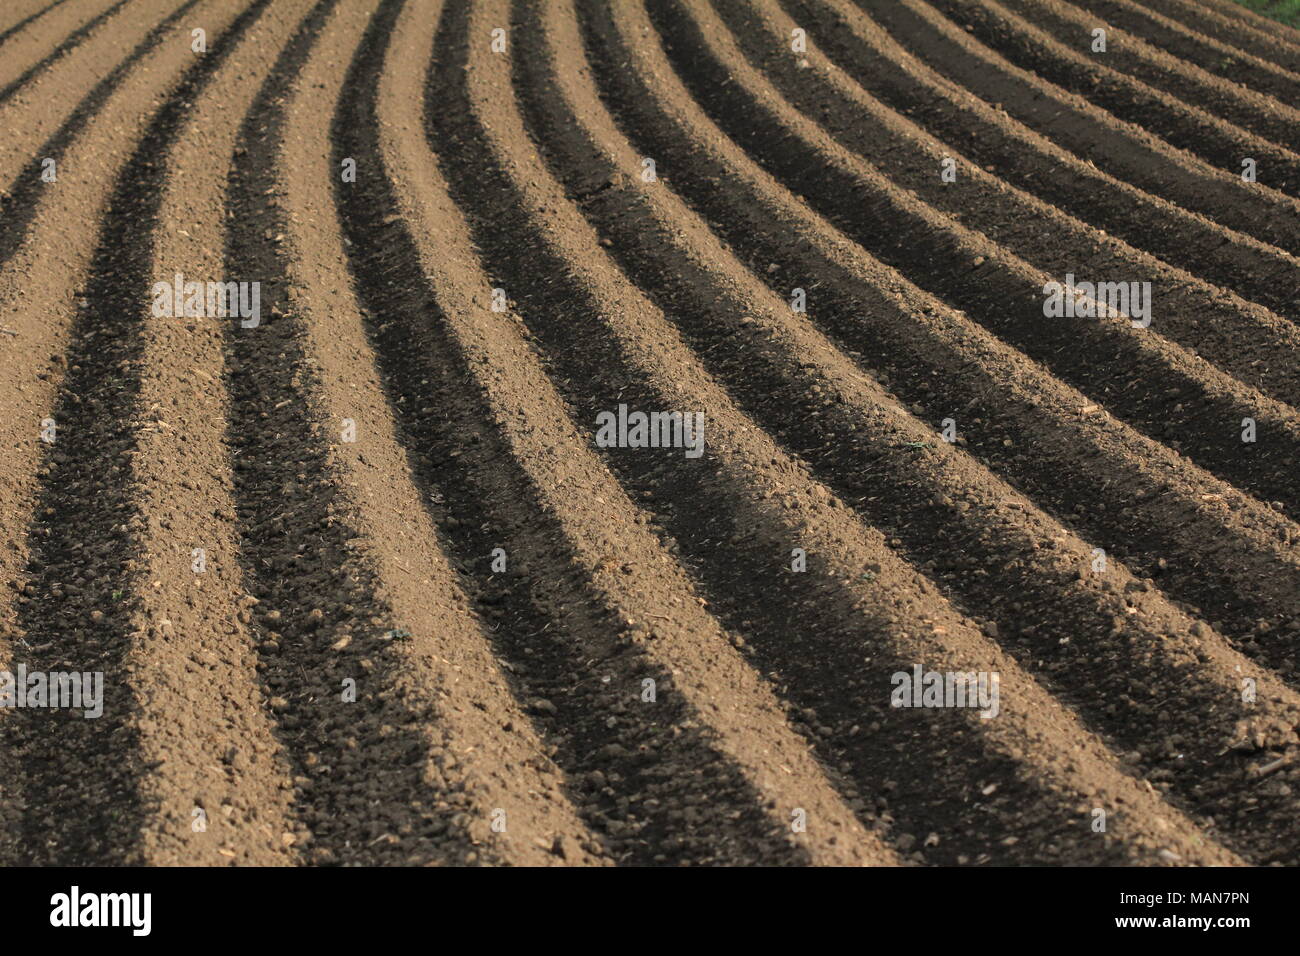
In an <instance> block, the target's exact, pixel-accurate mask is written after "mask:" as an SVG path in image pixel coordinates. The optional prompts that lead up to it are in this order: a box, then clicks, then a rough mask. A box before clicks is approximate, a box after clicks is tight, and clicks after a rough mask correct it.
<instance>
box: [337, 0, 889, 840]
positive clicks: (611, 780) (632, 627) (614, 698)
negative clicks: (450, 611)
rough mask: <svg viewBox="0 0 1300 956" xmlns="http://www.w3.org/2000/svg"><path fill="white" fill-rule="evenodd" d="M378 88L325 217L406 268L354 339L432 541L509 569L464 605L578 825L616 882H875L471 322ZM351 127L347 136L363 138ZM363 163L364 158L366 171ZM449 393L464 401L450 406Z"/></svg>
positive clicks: (412, 37)
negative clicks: (428, 509) (485, 636)
mask: <svg viewBox="0 0 1300 956" xmlns="http://www.w3.org/2000/svg"><path fill="white" fill-rule="evenodd" d="M439 6H441V5H440V4H429V3H423V2H422V3H419V4H416V5H414V7H413V9H412V10H410V11H409V16H408V18H407V19H408V21H411V22H412V23H418V24H428V26H427V27H426V26H421V27H420V28H419V29H416V28H414V26H412V25H411V24H410V23H408V26H407V28H406V29H405V30H400V29H399V35H400V36H402V37H403V40H402V48H401V49H398V48H394V50H393V51H392V52H391V54H390V56H391V57H392V58H395V59H396V60H397V62H412V61H415V62H418V59H417V58H416V57H415V56H414V54H413V53H412V51H413V50H416V51H420V53H421V55H423V56H424V57H425V58H426V59H427V58H428V57H429V55H430V54H431V52H432V44H428V45H424V44H425V43H426V39H427V37H426V34H428V36H431V35H432V24H434V23H435V22H436V21H437V19H438V17H437V12H438V11H437V7H439ZM384 76H385V77H392V79H391V80H388V81H387V83H386V84H385V87H384V89H383V91H382V94H381V96H382V100H381V106H380V116H381V123H380V126H379V129H378V131H377V132H376V134H375V138H377V139H380V140H381V141H382V147H383V158H382V165H383V167H384V168H385V169H386V170H387V171H388V174H389V176H390V177H391V179H392V191H391V194H388V195H380V196H374V195H366V194H362V195H359V196H357V197H356V198H355V199H353V200H351V201H349V200H347V199H345V208H346V209H347V210H348V212H349V216H348V222H349V225H350V226H351V227H353V229H352V230H350V232H351V235H352V238H353V244H352V248H354V249H364V248H371V247H373V245H374V244H373V243H372V242H365V240H364V237H365V236H366V235H373V234H379V233H382V232H383V227H382V223H383V221H384V220H385V219H390V218H391V216H390V213H391V212H398V211H400V213H401V218H402V219H403V220H404V222H405V225H404V226H402V227H401V229H402V232H401V234H400V236H399V237H398V238H395V239H389V240H388V244H392V243H397V245H398V248H399V249H404V250H406V251H405V252H404V254H402V255H401V256H400V257H399V256H392V255H389V256H387V257H383V258H376V259H372V258H371V257H366V258H365V259H363V261H362V262H361V264H360V268H358V269H357V270H356V272H357V274H358V275H359V276H367V275H368V276H385V277H388V281H387V282H384V283H380V282H375V281H371V282H367V281H366V280H365V279H364V278H363V279H362V280H361V286H362V291H363V294H365V296H366V297H367V299H368V301H367V305H368V306H369V310H368V312H369V314H370V315H372V316H384V317H385V320H384V322H383V323H380V324H378V325H377V327H376V328H375V329H374V337H375V340H376V342H377V343H378V345H379V347H380V349H381V355H382V356H383V357H384V358H385V366H386V370H387V374H388V377H389V380H390V383H391V384H390V393H395V395H394V402H393V404H394V407H395V408H397V409H398V410H399V414H401V415H402V418H403V425H404V427H405V429H406V431H407V433H408V435H409V436H410V437H409V439H408V442H407V444H408V446H411V447H418V448H421V449H424V450H425V453H424V455H422V456H420V459H427V460H425V461H420V460H418V459H417V470H419V471H421V473H422V474H423V475H424V477H425V479H426V482H427V484H428V485H429V486H431V487H436V488H437V489H438V497H439V498H440V499H441V500H442V503H443V504H444V506H445V508H446V517H445V518H444V519H443V520H442V521H441V522H440V523H441V525H442V528H443V530H444V533H445V534H446V536H447V538H448V539H449V540H450V542H451V543H452V545H453V547H455V548H456V549H457V553H458V554H459V556H460V558H461V560H462V562H463V563H464V564H466V565H467V566H473V565H477V566H478V567H479V568H482V566H483V565H484V564H485V562H486V560H487V559H488V556H489V554H490V552H491V550H492V548H493V547H494V546H498V547H502V548H503V549H504V550H505V552H506V554H507V555H508V560H509V562H510V565H509V570H508V573H506V574H498V575H492V577H491V582H492V584H493V585H495V586H494V587H489V588H485V594H484V596H483V599H484V600H487V599H491V600H492V601H493V608H495V609H496V610H497V612H498V613H497V614H496V615H495V616H496V617H498V618H499V619H501V621H502V626H501V627H500V629H499V630H496V631H494V642H495V644H496V646H497V648H498V653H500V654H502V656H504V657H505V659H506V660H507V662H508V663H509V666H510V668H511V671H512V673H514V675H515V679H516V682H517V684H518V685H519V687H520V691H521V692H522V694H524V695H526V696H531V697H533V698H534V699H535V698H537V697H542V698H543V699H545V700H547V701H549V702H550V703H551V704H552V705H553V706H554V710H555V714H554V718H553V719H552V720H548V721H547V726H548V730H549V731H550V733H551V735H552V739H553V740H555V742H556V747H557V754H556V759H557V761H559V762H560V763H561V765H562V766H564V767H565V769H566V770H567V771H568V772H569V774H570V777H571V779H574V780H578V781H582V783H583V789H584V790H585V791H586V793H587V795H586V796H585V797H584V798H583V800H582V803H583V805H584V806H583V811H584V815H586V816H587V817H588V818H590V819H592V820H593V822H594V824H595V825H597V826H599V827H600V829H601V830H602V832H603V837H604V840H605V841H606V843H608V844H609V845H610V846H611V848H612V849H613V851H614V853H615V855H616V856H617V858H619V859H620V860H624V861H627V862H634V863H637V862H639V863H651V862H654V863H670V862H671V863H704V862H709V863H726V862H732V863H734V862H744V861H748V862H763V861H766V862H795V861H798V860H805V861H809V862H814V863H830V862H840V863H850V862H852V863H882V862H892V861H893V857H892V855H891V854H890V853H889V852H888V851H886V850H884V849H883V848H882V847H881V846H880V845H879V844H878V843H877V842H876V840H875V839H874V838H873V837H871V836H870V835H868V834H867V833H865V832H863V830H862V828H861V827H860V826H859V825H858V824H857V823H856V822H855V821H854V819H853V815H852V813H851V812H850V811H849V810H848V809H847V808H846V807H844V806H842V805H841V803H840V799H839V797H838V796H837V795H836V793H835V791H834V790H833V789H832V787H831V786H830V784H829V783H828V782H827V781H825V780H823V779H821V778H822V771H821V770H820V768H819V767H818V766H817V764H816V762H815V761H814V760H813V759H812V758H811V755H810V754H809V753H808V752H807V750H806V747H805V745H804V744H803V742H802V741H801V740H800V739H799V738H798V737H797V736H796V735H795V734H793V733H792V731H791V730H790V729H789V728H788V727H787V726H785V719H784V715H783V714H782V713H781V711H780V709H779V708H778V707H777V706H776V703H775V701H774V700H771V699H769V697H768V694H767V692H766V691H765V689H764V688H763V686H762V683H761V680H760V679H759V678H758V676H757V675H756V674H754V673H752V672H751V671H750V669H749V667H748V665H747V664H746V663H745V662H744V660H743V658H742V657H741V655H740V654H739V653H738V652H736V651H735V650H733V648H732V646H731V639H732V637H731V636H730V635H728V634H727V633H725V632H724V631H722V629H720V628H719V627H718V626H717V624H716V622H715V621H714V620H713V619H712V618H711V617H710V616H709V615H708V613H707V611H705V610H704V609H703V608H702V607H701V605H700V601H699V599H698V596H697V595H696V594H695V593H694V592H693V590H692V589H691V587H690V585H689V583H688V582H687V580H686V578H685V576H684V575H682V574H681V573H680V571H678V570H677V569H676V568H675V565H674V564H673V559H672V557H671V555H670V554H669V553H668V552H667V551H665V550H664V549H663V548H662V547H661V546H660V545H659V544H658V542H657V541H656V539H655V538H654V536H653V534H652V533H651V532H650V531H649V530H648V529H645V528H644V527H643V525H644V524H645V523H646V520H647V516H646V515H645V514H644V513H642V512H639V511H638V510H637V509H636V507H635V506H634V505H633V504H632V503H631V502H630V501H628V500H627V498H626V496H625V495H624V494H623V492H622V491H621V489H620V488H619V486H618V484H617V483H616V482H615V480H614V479H613V478H612V476H610V475H609V473H608V472H607V471H606V469H605V468H604V467H603V466H602V465H601V464H600V462H599V460H598V459H597V457H596V456H595V455H593V454H592V453H591V451H590V450H589V448H588V446H587V439H586V437H585V436H582V435H580V433H579V432H578V430H577V429H576V428H575V427H574V425H573V424H572V422H571V421H570V420H569V418H568V416H567V414H566V411H565V408H564V405H563V403H562V401H561V400H560V398H559V396H558V395H557V394H556V393H555V391H554V389H553V388H552V387H551V385H550V383H549V381H548V380H547V378H546V375H545V372H544V371H543V369H542V366H541V365H540V363H539V362H538V361H537V358H536V357H535V356H534V355H533V354H532V352H531V351H530V348H529V346H528V343H527V340H526V338H525V337H524V336H522V335H520V334H519V331H520V330H522V326H521V325H516V320H513V319H507V320H506V321H505V322H504V323H503V321H502V319H501V318H500V316H499V314H498V313H493V312H492V310H491V309H490V308H489V301H490V290H491V288H492V283H491V282H490V281H489V279H488V277H487V276H486V275H485V274H484V273H483V272H481V271H480V270H479V269H478V267H477V265H476V257H475V255H474V253H473V249H472V245H471V241H470V237H469V231H468V227H467V225H466V224H465V222H464V220H463V218H462V217H461V215H460V213H459V212H458V211H457V210H456V209H455V207H454V206H453V205H452V202H451V200H450V198H449V197H448V196H447V194H446V191H445V186H444V185H443V183H442V178H441V174H440V173H439V171H438V168H437V167H436V166H435V165H434V157H433V155H432V154H431V152H430V149H429V145H430V144H428V143H426V142H425V141H424V138H423V136H422V135H412V134H413V133H414V131H417V130H421V129H422V128H423V121H422V113H421V111H420V110H419V109H418V108H417V104H418V103H419V100H418V98H417V97H416V96H414V95H413V94H412V92H411V89H412V88H414V89H419V88H420V85H421V83H422V74H421V73H420V72H419V71H407V72H399V71H393V70H389V71H385V73H384ZM356 105H357V108H358V109H363V108H364V104H363V103H362V101H361V100H360V99H358V100H357V101H356ZM385 120H386V121H385ZM364 123H365V120H364V118H359V119H358V120H356V121H354V122H353V123H351V124H350V126H351V128H352V129H360V130H363V131H365V125H364ZM367 133H368V131H367ZM346 148H347V140H346V139H345V140H344V142H343V143H341V144H340V150H345V149H346ZM372 149H373V147H372ZM363 155H364V154H363ZM376 159H377V157H372V156H366V158H365V159H364V162H365V164H366V167H367V168H373V164H374V162H375V160H376ZM362 161H363V160H362V159H361V158H359V159H358V162H359V163H360V162H362ZM416 183H420V184H422V188H421V189H419V190H417V189H415V188H413V187H414V185H415V184H416ZM340 192H341V193H344V194H346V193H347V192H348V190H347V189H346V187H340ZM397 197H403V201H402V202H401V208H400V210H399V209H398V202H399V200H398V198H397ZM362 226H364V227H366V229H367V230H374V232H373V233H372V232H368V231H362V230H361V229H360V228H359V227H362ZM395 228H397V226H396V225H395V224H393V225H390V226H389V231H390V232H391V231H392V230H394V229H395ZM407 230H409V233H408V232H407ZM424 275H427V276H428V277H429V279H428V280H425V279H424ZM426 281H428V282H431V283H432V287H431V289H430V292H431V293H432V299H433V302H434V303H435V304H436V306H437V315H438V318H439V321H438V326H437V327H436V328H430V327H429V322H428V313H427V307H422V306H421V304H420V302H421V298H420V297H412V298H411V299H410V300H409V301H408V302H407V304H406V305H405V307H403V306H402V304H401V303H402V299H401V297H400V296H396V297H395V296H394V295H393V294H392V293H391V292H384V291H383V290H384V289H385V288H386V287H392V286H396V287H397V288H398V289H412V290H416V289H419V288H421V287H422V286H423V285H424V284H425V283H426ZM427 294H428V293H426V295H427ZM439 356H448V357H450V356H457V357H458V358H457V360H456V361H455V362H447V361H437V360H436V359H437V357H439ZM499 369H510V370H511V374H510V375H509V376H502V375H500V374H498V372H497V370H499ZM466 380H469V381H473V382H475V383H477V385H478V387H479V388H480V389H481V390H482V395H483V397H482V399H480V400H474V401H467V400H466V398H467V397H466V396H464V392H465V390H464V388H463V385H460V384H459V383H462V382H464V381H466ZM419 382H424V383H430V384H428V385H427V386H426V387H424V388H421V387H418V386H417V385H416V383H419ZM426 404H427V405H429V406H433V407H440V408H442V409H444V417H445V418H446V425H444V426H442V427H437V426H436V425H435V423H434V422H429V421H428V419H427V418H424V417H423V416H420V415H418V414H416V412H417V411H418V409H419V408H420V406H421V405H426ZM474 420H478V421H486V422H488V423H490V425H491V427H490V428H488V429H485V430H482V431H476V432H475V433H474V434H473V436H472V440H471V441H468V442H467V441H466V440H465V439H464V437H457V432H462V433H463V427H464V426H463V425H461V424H458V423H462V422H464V421H474ZM430 426H434V427H430ZM516 462H517V463H518V464H513V463H516ZM507 465H509V467H508V468H507ZM525 503H526V504H525ZM521 506H522V507H521ZM447 518H451V519H452V520H447ZM547 568H556V570H555V571H553V572H550V573H547V572H546V569H547ZM516 569H517V570H516ZM516 581H517V582H518V583H515V582H516ZM497 582H502V583H501V584H498V583H497ZM498 602H499V603H498ZM529 605H531V606H532V607H533V608H534V610H532V612H531V613H529ZM539 625H540V626H539ZM647 681H649V682H652V684H651V685H650V686H651V689H652V690H653V694H652V695H651V696H650V698H649V699H647V696H646V695H647ZM547 710H550V708H546V709H545V710H544V711H543V713H545V712H546V711H547ZM706 805H707V809H706ZM795 806H803V807H804V808H805V809H806V810H808V812H809V813H810V814H811V815H812V817H813V818H814V819H815V820H816V821H817V825H816V826H815V827H814V828H812V829H810V830H809V832H808V834H807V835H806V836H796V835H795V834H794V833H792V831H791V829H790V816H789V813H790V810H791V808H793V807H795Z"/></svg>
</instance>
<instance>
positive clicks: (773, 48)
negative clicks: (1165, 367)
mask: <svg viewBox="0 0 1300 956" xmlns="http://www.w3.org/2000/svg"><path fill="white" fill-rule="evenodd" d="M722 9H723V10H725V13H724V15H723V16H724V19H725V22H726V24H727V26H728V27H729V28H730V29H732V30H733V31H735V33H734V35H735V37H736V42H737V45H738V46H739V48H740V49H742V50H743V52H744V54H745V55H746V56H747V57H748V58H749V60H750V62H751V63H752V64H753V65H754V67H755V68H756V69H758V70H761V71H763V73H764V75H765V76H766V78H767V79H768V80H769V82H771V83H773V84H774V87H773V91H774V93H779V94H780V95H783V96H784V97H785V101H786V102H788V103H789V104H790V105H792V106H794V107H795V108H797V109H800V110H802V111H803V112H804V113H805V114H814V113H816V112H818V111H820V112H821V114H822V116H823V120H822V122H821V124H820V125H819V126H818V127H817V132H818V133H819V134H826V135H829V136H830V137H832V138H833V139H834V141H835V142H836V143H839V144H840V145H842V146H844V147H845V148H847V149H849V150H851V151H852V152H853V153H854V154H855V155H857V156H858V157H860V158H861V159H863V160H864V161H866V162H867V163H869V164H870V165H871V167H872V168H873V169H875V170H877V171H879V172H880V173H881V174H883V175H884V176H885V177H887V178H888V179H889V181H890V182H892V183H894V184H896V185H897V186H898V187H899V188H901V189H904V190H906V191H908V192H910V193H912V194H913V195H915V196H917V197H918V198H920V199H921V200H923V201H924V202H926V203H928V204H929V205H930V206H931V207H932V208H933V209H935V210H938V211H939V212H941V213H943V214H944V215H945V216H947V217H949V218H951V219H954V220H957V221H964V222H969V223H971V224H973V226H974V227H976V228H978V229H979V230H981V232H982V234H983V235H984V236H987V237H988V239H990V240H992V241H993V242H994V243H996V244H998V245H999V246H1001V247H1004V248H1006V249H1008V250H1010V251H1012V252H1014V253H1015V254H1016V255H1017V256H1018V257H1020V258H1021V259H1023V260H1024V261H1025V262H1027V263H1029V264H1031V265H1033V266H1036V267H1037V268H1039V269H1041V270H1043V271H1044V272H1045V273H1048V274H1058V275H1064V274H1066V273H1074V274H1077V275H1080V276H1089V277H1097V278H1106V277H1110V278H1119V277H1121V276H1126V277H1141V278H1142V279H1143V280H1145V281H1149V282H1150V283H1152V286H1153V287H1154V288H1156V289H1158V290H1159V291H1160V317H1161V321H1160V322H1158V323H1156V324H1155V325H1154V326H1153V328H1154V329H1155V330H1157V331H1158V332H1159V333H1160V334H1162V335H1166V336H1168V337H1169V338H1171V339H1173V340H1174V341H1177V342H1179V343H1180V344H1182V345H1184V346H1186V347H1187V348H1189V349H1192V350H1193V351H1195V352H1196V353H1197V354H1199V355H1200V356H1202V357H1203V358H1205V359H1207V360H1209V361H1212V362H1215V363H1216V364H1217V366H1218V367H1220V368H1222V369H1224V370H1225V371H1228V372H1230V373H1231V374H1232V375H1233V376H1234V377H1236V378H1237V379H1238V380H1240V381H1243V382H1245V383H1247V384H1250V385H1253V386H1255V387H1257V388H1260V389H1261V390H1262V391H1264V392H1265V393H1266V394H1270V395H1272V397H1274V398H1278V399H1279V400H1281V401H1287V402H1291V403H1293V404H1297V405H1300V372H1297V368H1300V352H1298V351H1297V348H1298V347H1300V328H1297V327H1296V326H1295V325H1293V324H1292V323H1290V322H1287V321H1284V320H1283V319H1280V318H1279V317H1278V315H1273V314H1269V313H1268V312H1266V311H1265V310H1262V309H1259V308H1257V307H1254V306H1253V305H1251V304H1249V303H1247V302H1244V301H1242V300H1240V299H1236V298H1235V297H1232V296H1228V295H1225V293H1224V291H1223V290H1222V289H1220V288H1217V287H1215V286H1212V285H1209V284H1208V283H1206V282H1205V281H1203V280H1202V279H1201V278H1200V277H1198V276H1196V275H1193V274H1191V273H1188V272H1186V271H1183V270H1181V269H1175V268H1172V267H1170V266H1169V265H1168V264H1166V263H1165V262H1162V261H1160V260H1158V259H1155V258H1152V257H1151V256H1149V255H1146V254H1145V253H1142V252H1140V251H1138V250H1136V249H1134V248H1133V247H1132V246H1130V245H1128V244H1127V243H1125V242H1123V241H1122V240H1118V239H1116V238H1115V237H1113V236H1109V235H1107V234H1105V233H1103V232H1101V231H1099V230H1096V229H1093V228H1091V227H1090V226H1088V225H1086V224H1085V223H1082V222H1080V221H1078V220H1076V219H1074V218H1072V217H1070V216H1067V215H1064V214H1063V213H1062V212H1061V211H1060V210H1059V209H1057V208H1055V207H1053V206H1050V205H1048V204H1047V203H1045V202H1042V201H1041V200H1039V199H1037V198H1036V197H1034V196H1032V195H1031V194H1026V193H1023V192H1020V191H1019V190H1017V189H1016V188H1014V187H1008V185H1007V183H1006V182H1005V181H1004V180H1002V179H1000V178H998V177H995V176H993V175H992V174H990V173H989V172H987V171H986V170H984V169H982V168H980V167H979V166H978V165H977V164H975V163H972V162H971V161H970V160H969V159H968V158H967V157H965V156H964V155H963V154H962V153H961V152H959V151H957V150H955V149H952V148H950V147H948V146H946V145H945V144H944V143H942V142H939V141H937V140H935V139H933V138H931V137H930V136H929V135H928V134H927V133H926V132H925V131H924V130H923V129H921V128H920V127H919V126H917V125H916V124H914V123H912V122H911V121H909V120H907V119H905V118H904V117H902V116H900V115H899V114H898V113H895V112H894V111H893V110H891V109H889V108H887V107H885V106H883V105H882V104H881V103H880V102H879V101H877V100H875V99H874V98H873V97H871V96H869V95H868V94H867V93H866V92H865V91H864V90H862V89H861V87H859V86H857V85H856V84H855V83H853V81H852V80H851V79H850V78H848V77H847V76H845V75H844V74H843V73H841V72H840V71H838V69H837V68H836V67H835V66H834V65H833V64H832V63H830V62H829V61H828V60H826V59H825V58H824V57H823V56H821V55H820V54H819V53H818V52H817V51H816V50H810V51H808V52H807V54H806V55H805V56H804V57H802V58H800V59H796V58H794V57H792V56H790V55H788V53H787V52H786V51H785V49H784V46H783V41H784V38H785V37H786V36H789V35H791V31H792V30H793V29H794V28H795V23H794V21H793V20H791V19H789V18H788V17H786V16H784V15H783V14H781V13H779V12H778V11H776V10H772V9H770V8H766V7H752V6H751V7H746V6H744V5H741V4H735V3H731V4H725V5H723V7H722ZM804 64H807V65H804ZM863 119H865V120H867V121H868V124H867V126H863V125H861V120H863ZM868 129H869V132H868V131H867V130H868ZM945 161H952V162H955V163H956V164H957V168H959V169H960V170H961V176H960V178H959V180H958V181H957V182H956V183H947V182H944V181H943V179H942V178H941V176H940V171H941V170H942V169H943V164H944V162H945ZM1225 238H1226V237H1225V236H1224V235H1223V234H1222V233H1219V234H1218V235H1216V236H1214V237H1213V239H1212V242H1213V243H1214V245H1215V246H1218V247H1222V246H1224V245H1225ZM1257 251H1258V252H1260V253H1261V256H1260V258H1261V259H1262V260H1263V261H1257V262H1256V263H1255V265H1254V266H1253V267H1252V268H1250V270H1249V271H1250V272H1251V273H1252V274H1253V275H1255V276H1258V277H1259V281H1258V283H1252V285H1253V286H1254V290H1253V291H1254V292H1255V297H1256V299H1257V300H1259V301H1263V302H1265V303H1266V304H1268V305H1269V306H1270V307H1272V308H1274V309H1276V310H1278V312H1279V313H1280V314H1282V315H1287V316H1290V317H1293V318H1294V319H1296V320H1300V307H1297V305H1296V302H1295V300H1296V297H1297V292H1300V260H1297V259H1295V258H1294V257H1292V256H1289V255H1286V254H1283V253H1279V252H1277V251H1276V250H1272V252H1273V254H1272V256H1268V255H1267V254H1266V252H1265V249H1264V247H1259V249H1258V250H1257ZM1225 265H1226V264H1225ZM1242 271H1243V270H1242V265H1241V264H1240V263H1235V264H1232V265H1231V266H1230V267H1225V268H1224V269H1223V270H1220V272H1221V274H1222V275H1230V274H1234V273H1235V274H1240V273H1241V272H1242ZM1189 317H1194V318H1191V319H1190V320H1189ZM1257 343H1258V345H1259V346H1260V347H1259V348H1258V349H1255V348H1254V346H1255V345H1256V344H1257Z"/></svg>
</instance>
